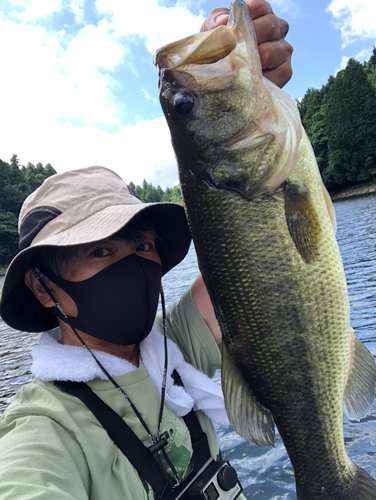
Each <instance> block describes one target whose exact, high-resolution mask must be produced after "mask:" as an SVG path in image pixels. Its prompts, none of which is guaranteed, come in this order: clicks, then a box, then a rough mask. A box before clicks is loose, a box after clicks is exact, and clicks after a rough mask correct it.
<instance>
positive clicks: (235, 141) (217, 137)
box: [155, 0, 300, 198]
mask: <svg viewBox="0 0 376 500" xmlns="http://www.w3.org/2000/svg"><path fill="white" fill-rule="evenodd" d="M155 64H156V65H157V67H158V71H159V88H160V95H159V97H160V102H161V106H162V109H163V111H164V114H165V116H166V119H167V122H168V125H169V128H170V132H171V137H172V143H173V147H174V150H175V153H176V156H177V159H178V164H179V171H180V177H181V180H182V176H183V177H184V176H185V175H194V176H195V177H196V178H203V179H204V180H205V181H206V182H209V183H210V184H211V185H213V186H215V187H219V188H221V187H222V188H223V187H224V188H231V189H235V190H238V191H239V192H241V193H242V194H243V195H245V196H246V197H247V198H252V197H254V196H257V195H258V194H260V193H261V192H267V191H269V190H273V189H275V188H276V187H278V185H279V184H280V183H281V182H282V181H283V180H284V178H286V177H287V176H288V175H289V173H290V171H291V168H290V170H289V172H283V174H282V175H281V173H280V170H281V168H280V165H279V159H280V157H281V156H282V157H283V156H286V154H285V155H284V151H283V147H284V145H285V142H286V141H285V139H286V129H287V127H286V119H285V118H284V117H283V116H281V112H280V105H279V104H278V105H276V103H275V97H274V95H273V93H275V92H276V91H275V89H273V90H272V91H271V90H270V89H271V87H275V86H274V85H273V84H272V83H267V82H266V80H265V79H264V78H263V76H262V68H261V62H260V57H259V53H258V49H257V41H256V35H255V31H254V28H253V24H252V20H251V19H250V16H249V13H248V9H247V7H246V6H245V4H244V2H243V1H242V0H233V2H232V4H231V8H230V16H229V20H228V23H227V25H226V26H219V27H217V28H215V29H214V30H211V31H207V32H203V33H198V34H196V35H193V36H190V37H187V38H184V39H182V40H178V41H176V42H173V43H170V44H168V45H166V46H165V47H162V48H161V49H160V50H158V51H157V53H156V56H155ZM275 88H277V87H275ZM278 90H279V89H278ZM290 101H291V100H290ZM291 103H292V101H291ZM292 106H293V107H294V108H296V106H295V105H294V104H293V103H292ZM293 112H295V118H296V114H298V111H297V110H296V109H295V110H293ZM298 121H299V123H300V119H299V118H298ZM276 136H278V140H277V141H275V138H276ZM271 144H272V149H273V151H271V150H270V145H271ZM268 149H269V151H268V152H267V156H268V159H270V156H273V159H272V161H268V166H267V167H266V166H265V164H264V163H265V162H263V161H262V159H263V157H264V156H265V154H266V151H267V150H268ZM250 154H251V157H252V158H253V159H254V161H253V162H251V166H250V161H249V156H250ZM277 157H278V158H277ZM290 163H291V162H290ZM235 164H236V165H237V167H234V165H235ZM290 167H291V164H290ZM276 170H277V174H276V172H275V171H276ZM187 172H189V174H188V173H187ZM271 178H273V180H272V181H270V179H271Z"/></svg>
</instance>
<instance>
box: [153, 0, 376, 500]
mask: <svg viewBox="0 0 376 500" xmlns="http://www.w3.org/2000/svg"><path fill="white" fill-rule="evenodd" d="M156 63H157V65H158V67H159V72H160V100H161V104H162V108H163V110H164V113H165V115H166V119H167V121H168V124H169V127H170V131H171V137H172V142H173V146H174V150H175V153H176V157H177V161H178V167H179V175H180V182H181V189H182V194H183V198H184V203H185V207H186V211H187V216H188V221H189V224H190V228H191V232H192V236H193V240H194V243H195V247H196V252H197V257H198V261H199V267H200V270H201V272H202V275H203V278H204V281H205V284H206V286H207V289H208V291H209V294H210V297H211V300H212V302H213V306H214V309H215V312H216V316H217V319H218V321H219V324H220V327H221V331H222V334H223V343H224V345H223V365H222V385H223V389H224V394H225V401H226V409H227V412H228V415H229V418H230V421H231V423H232V424H233V426H234V428H235V430H236V431H237V432H238V433H239V434H240V435H242V436H243V437H245V438H246V439H248V440H251V441H254V442H256V443H258V444H261V445H272V444H273V443H274V424H276V425H277V427H278V430H279V432H280V435H281V437H282V439H283V441H284V444H285V446H286V449H287V452H288V454H289V456H290V459H291V462H292V465H293V468H294V472H295V479H296V489H297V496H298V499H299V500H314V499H315V500H316V499H319V500H326V499H328V500H329V499H330V500H339V499H343V500H370V499H371V498H372V499H374V498H376V482H375V481H374V480H373V479H372V478H371V477H370V476H369V475H368V474H367V473H366V472H365V471H363V470H362V469H360V468H359V467H357V466H356V465H355V464H354V463H353V462H351V461H350V460H349V458H348V457H347V454H346V451H345V448H344V440H343V424H342V412H343V408H344V409H345V412H346V413H347V414H348V415H349V416H350V417H351V418H360V417H362V416H364V415H365V414H366V413H367V411H368V409H369V407H370V405H371V404H372V402H373V399H374V397H375V381H376V368H375V362H374V359H373V357H372V355H371V354H370V353H369V352H368V351H367V349H366V348H365V347H364V346H363V344H362V343H361V342H360V341H359V340H357V339H356V337H355V336H354V333H353V331H352V329H351V328H350V317H349V303H348V297H347V289H346V280H345V276H344V272H343V267H342V262H341V258H340V254H339V250H338V246H337V243H336V240H335V236H334V231H333V227H334V226H335V214H334V210H333V207H332V204H331V201H330V197H329V195H328V193H327V192H326V190H325V188H324V186H323V184H322V181H321V177H320V174H319V171H318V168H317V164H316V161H315V158H314V154H313V151H312V148H311V145H310V143H309V140H308V138H307V136H306V134H305V132H304V130H303V129H302V126H301V122H300V118H299V114H298V111H297V109H296V106H295V104H294V103H293V102H292V101H291V99H290V98H289V97H288V96H287V95H286V94H285V93H284V92H282V91H281V90H280V89H278V88H277V87H275V86H274V85H273V84H271V83H270V82H268V81H267V80H265V79H264V78H263V77H262V74H261V66H260V62H259V57H258V52H257V45H256V42H255V35H254V32H253V28H252V25H251V22H250V20H249V17H248V13H247V11H246V8H245V7H244V4H243V2H242V1H241V0H234V1H233V2H232V5H231V15H230V20H229V23H228V25H227V27H225V26H222V27H220V28H217V29H216V30H213V31H212V32H207V33H201V34H198V35H194V36H192V37H189V38H187V39H184V40H181V41H178V42H175V43H173V44H170V45H168V46H166V47H163V48H162V49H160V51H158V53H157V55H156Z"/></svg>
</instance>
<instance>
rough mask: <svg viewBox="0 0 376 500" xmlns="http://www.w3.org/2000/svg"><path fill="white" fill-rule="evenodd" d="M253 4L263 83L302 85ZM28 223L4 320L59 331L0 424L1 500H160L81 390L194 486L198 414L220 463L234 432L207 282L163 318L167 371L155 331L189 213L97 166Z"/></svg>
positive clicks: (281, 29) (29, 206)
mask: <svg viewBox="0 0 376 500" xmlns="http://www.w3.org/2000/svg"><path fill="white" fill-rule="evenodd" d="M249 9H250V13H251V15H252V17H253V18H254V19H255V28H256V33H257V36H258V41H259V48H260V55H261V59H262V62H263V68H264V71H265V74H266V75H267V76H269V77H270V79H272V80H273V81H274V82H275V83H277V84H279V85H283V84H284V83H286V81H287V80H288V79H289V78H290V76H291V65H290V57H291V47H290V46H289V45H288V44H287V43H286V42H285V41H284V36H285V34H286V33H287V29H288V27H287V23H285V22H284V21H283V20H281V19H279V18H277V17H276V16H274V14H273V12H272V10H271V8H270V5H269V4H268V3H266V2H264V1H261V0H259V1H254V2H250V3H249ZM226 15H227V11H225V10H223V9H217V10H215V11H213V12H212V13H211V15H210V16H209V18H208V20H207V21H206V22H205V23H204V25H203V28H202V29H204V30H205V29H211V28H213V27H215V26H217V25H219V24H224V23H225V22H226ZM19 221H20V222H19V232H20V253H19V254H18V255H17V256H16V257H15V259H14V260H13V261H12V263H11V265H10V266H9V269H8V272H7V275H6V278H5V280H4V285H3V290H2V296H1V304H0V313H1V316H2V318H3V320H4V321H5V322H7V323H8V324H9V325H10V326H12V327H14V328H16V329H20V330H24V331H30V332H42V331H46V330H51V329H52V330H51V331H49V332H47V333H44V334H43V335H42V337H41V340H40V343H39V345H38V346H37V347H36V348H35V349H34V350H33V366H32V373H33V375H34V377H35V378H36V381H35V382H33V383H31V384H28V385H26V386H25V387H24V388H23V389H22V390H20V391H19V392H18V394H17V395H16V397H15V399H14V401H13V402H12V404H11V405H10V406H9V408H8V409H7V410H6V411H5V413H4V415H3V417H2V419H1V421H0V440H1V441H0V499H1V500H6V499H15V498H17V499H23V498H25V499H26V498H38V499H44V498H46V499H47V498H54V499H62V500H63V499H83V500H84V499H89V498H90V499H92V500H97V499H98V500H99V499H104V498H113V499H118V498H119V499H120V498H121V499H148V498H149V499H151V498H154V491H153V489H152V487H151V486H150V485H151V484H152V478H151V479H150V481H149V476H148V472H147V470H146V471H145V473H144V472H142V471H140V469H141V467H142V464H141V465H140V466H138V463H136V465H132V464H134V462H132V460H133V459H132V457H130V456H128V451H129V448H132V447H133V445H132V446H128V447H127V442H126V446H125V450H123V451H122V449H121V444H120V445H119V446H115V444H114V442H113V441H116V443H117V444H118V440H117V439H118V434H119V432H118V431H117V429H116V428H115V427H116V426H114V425H112V424H109V425H108V426H106V425H105V424H103V423H102V425H101V423H100V422H99V421H98V418H101V416H100V415H99V417H98V415H97V414H96V413H95V411H94V412H93V410H91V409H89V408H88V406H89V405H88V403H84V402H83V401H82V400H81V399H82V398H81V397H80V396H77V395H73V393H71V392H70V390H71V389H72V387H73V390H74V388H75V387H78V386H79V387H82V384H80V383H82V382H85V383H86V384H85V387H89V388H90V389H91V391H89V392H90V394H94V396H90V397H91V401H93V400H94V401H97V400H96V399H95V398H96V396H99V399H100V400H101V401H104V403H106V404H107V405H108V407H110V408H111V409H112V410H114V411H115V413H116V415H117V416H120V417H121V419H122V421H121V422H120V424H119V426H120V427H122V425H123V422H125V423H126V424H127V425H128V428H130V429H131V430H132V431H133V433H134V434H135V435H136V442H135V447H136V448H137V446H136V445H137V444H138V441H139V442H141V443H142V446H143V448H144V449H145V448H149V449H150V450H151V453H153V456H154V458H153V459H152V460H153V464H154V461H155V463H158V465H159V466H160V470H161V474H162V482H163V481H165V482H166V484H168V485H170V484H173V485H178V484H179V483H181V482H182V484H183V483H184V478H186V477H187V475H189V474H190V472H191V469H192V468H194V467H195V466H196V465H195V464H194V462H195V460H193V461H192V455H194V453H196V451H194V450H196V448H195V446H196V445H195V444H193V443H194V442H195V433H196V431H197V425H196V423H195V424H192V426H191V423H190V422H189V421H188V420H186V417H187V415H192V413H193V415H196V417H197V419H196V420H197V421H198V423H199V426H198V429H199V430H198V431H197V432H198V433H200V432H201V429H202V430H203V431H204V433H205V436H206V440H207V445H206V447H207V453H208V454H209V455H210V456H211V457H212V458H213V459H214V460H215V459H217V457H218V455H219V449H218V444H217V440H216V436H215V432H214V429H213V426H212V423H211V420H214V421H217V422H218V423H224V424H225V423H226V416H225V412H224V408H223V399H222V396H221V394H220V391H219V388H218V386H217V385H216V384H214V383H213V382H212V381H211V380H210V379H209V378H208V377H207V376H206V375H208V376H213V374H214V371H215V370H216V369H217V368H218V367H219V366H220V351H219V349H218V347H217V344H220V342H221V335H220V331H219V328H218V324H217V322H216V320H215V316H214V312H213V309H212V306H211V303H210V300H209V297H208V294H207V292H206V289H205V286H204V284H203V281H202V279H201V277H199V278H198V279H197V280H196V281H195V283H194V284H193V285H192V288H191V290H188V291H187V292H186V293H185V294H184V295H183V296H182V298H181V299H180V300H179V301H178V302H176V303H175V304H173V305H171V306H170V307H169V308H168V310H167V313H166V317H165V325H166V328H165V329H164V328H163V323H164V321H163V318H162V317H161V316H158V317H157V319H156V321H155V328H156V329H157V330H158V331H159V332H160V333H163V331H164V330H166V332H167V335H168V337H169V339H171V340H172V341H173V342H171V341H170V340H169V341H168V346H167V351H168V368H167V370H166V368H165V355H164V352H165V351H164V342H163V337H162V336H161V335H160V333H158V332H157V331H156V330H155V329H154V328H153V321H154V318H155V313H156V309H157V304H158V297H159V292H160V283H161V276H162V275H163V274H165V273H166V272H168V271H169V270H170V269H171V268H173V267H174V266H175V265H177V264H178V263H179V262H180V261H181V260H182V259H183V258H184V256H185V255H186V253H187V251H188V248H189V244H190V235H189V229H188V226H187V223H186V220H185V216H184V211H183V208H182V207H180V206H178V205H174V204H163V203H161V204H142V203H141V201H140V200H138V199H137V197H136V196H135V195H134V193H133V192H132V191H131V190H130V188H129V187H128V186H127V185H126V184H124V182H123V181H122V180H121V179H120V178H119V177H118V176H117V174H115V173H114V172H112V171H110V170H107V169H105V168H102V167H90V168H87V169H82V170H76V171H72V172H66V173H64V174H57V175H55V176H52V177H50V178H49V179H47V180H46V181H45V182H44V184H43V185H42V186H41V187H40V188H38V189H37V190H36V191H35V192H34V193H32V194H31V195H30V196H29V197H28V198H27V200H26V201H25V203H24V205H23V207H22V210H21V213H20V217H19ZM177 346H178V347H177ZM183 357H184V359H183ZM204 374H206V375H204ZM55 381H60V382H63V384H61V383H60V384H55V383H54V382H55ZM68 381H70V382H73V384H71V383H70V382H68ZM75 383H77V384H78V385H77V384H75ZM182 385H183V387H181V386H182ZM81 395H82V394H81ZM93 398H94V399H93ZM192 409H194V410H197V411H195V412H191V410H192ZM106 411H107V410H106ZM110 412H111V410H110ZM99 413H101V412H99ZM196 417H193V418H196ZM196 420H195V422H196ZM122 432H124V433H125V432H128V431H126V430H123V428H122V429H121V431H120V434H121V433H122ZM109 436H110V437H111V439H110V437H109ZM120 439H121V436H120ZM129 442H130V441H129ZM127 448H128V449H127ZM140 453H141V452H140ZM203 453H204V452H203ZM205 453H206V451H205ZM194 456H195V457H196V459H197V458H198V455H197V454H196V455H194ZM136 459H137V457H136ZM197 461H198V460H197ZM147 468H148V467H146V469H147ZM194 470H195V469H194ZM145 478H146V479H147V481H146V480H145ZM153 484H154V483H153ZM163 484H164V483H163ZM153 487H154V486H153ZM154 489H155V488H154ZM171 491H172V490H171ZM175 491H177V490H175Z"/></svg>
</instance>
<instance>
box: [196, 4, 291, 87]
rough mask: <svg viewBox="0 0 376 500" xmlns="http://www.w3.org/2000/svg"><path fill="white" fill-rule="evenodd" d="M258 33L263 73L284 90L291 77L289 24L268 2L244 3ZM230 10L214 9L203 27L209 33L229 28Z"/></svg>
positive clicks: (202, 29)
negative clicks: (219, 28)
mask: <svg viewBox="0 0 376 500" xmlns="http://www.w3.org/2000/svg"><path fill="white" fill-rule="evenodd" d="M245 3H246V5H247V7H248V10H249V13H250V15H251V18H252V19H253V25H254V28H255V31H256V37H257V43H258V50H259V53H260V59H261V65H262V73H263V75H264V76H265V77H266V78H268V79H269V80H270V81H272V82H273V83H275V84H276V85H278V87H281V88H282V87H283V86H284V85H286V83H287V82H288V81H289V80H290V78H291V76H292V67H291V55H292V50H293V49H292V46H291V45H290V44H289V43H288V42H286V40H285V36H286V35H287V32H288V30H289V25H288V23H287V22H286V21H285V20H284V19H281V18H280V17H277V16H276V15H275V14H274V12H273V9H272V8H271V6H270V4H269V2H266V1H265V0H245ZM228 12H229V11H228V9H225V8H219V9H214V10H213V11H212V12H211V13H210V15H209V17H208V18H207V20H206V21H205V22H204V24H203V25H202V27H201V31H208V30H212V29H214V28H216V27H217V26H220V25H225V24H227V20H228Z"/></svg>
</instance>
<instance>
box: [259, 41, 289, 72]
mask: <svg viewBox="0 0 376 500" xmlns="http://www.w3.org/2000/svg"><path fill="white" fill-rule="evenodd" d="M258 49H259V54H260V59H261V66H262V69H263V70H268V69H270V70H271V69H276V68H278V67H279V66H281V65H282V64H284V63H285V62H289V61H291V55H292V51H293V48H292V45H290V44H289V43H288V42H286V40H283V39H282V40H278V41H274V42H265V43H262V44H261V45H259V47H258Z"/></svg>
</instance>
